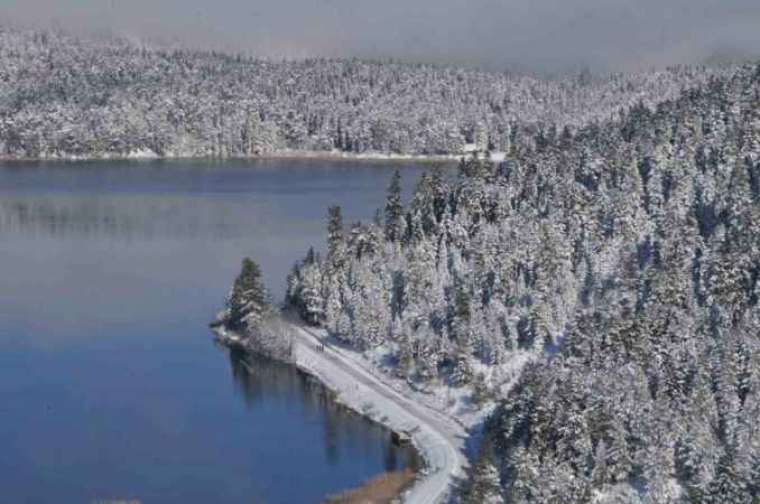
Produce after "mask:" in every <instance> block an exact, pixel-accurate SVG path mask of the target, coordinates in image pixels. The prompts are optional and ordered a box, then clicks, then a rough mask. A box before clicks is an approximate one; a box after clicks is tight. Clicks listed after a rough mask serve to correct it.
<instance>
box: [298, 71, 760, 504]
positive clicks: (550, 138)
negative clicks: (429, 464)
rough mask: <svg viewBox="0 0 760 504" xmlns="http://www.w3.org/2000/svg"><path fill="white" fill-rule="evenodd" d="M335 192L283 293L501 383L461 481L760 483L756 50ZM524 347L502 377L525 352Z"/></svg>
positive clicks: (603, 489)
mask: <svg viewBox="0 0 760 504" xmlns="http://www.w3.org/2000/svg"><path fill="white" fill-rule="evenodd" d="M705 81H706V82H705V83H704V84H703V85H701V86H699V87H697V88H694V89H690V90H686V91H685V92H684V93H683V94H682V95H680V96H679V97H677V98H675V99H672V100H667V101H665V102H662V103H659V104H658V105H656V106H655V107H648V106H646V105H644V104H642V105H640V106H635V107H632V108H631V110H629V111H628V112H627V113H626V114H624V115H623V116H622V117H621V118H619V119H612V120H610V121H607V122H602V123H593V122H592V123H590V124H589V125H587V126H584V127H581V128H579V129H577V130H576V131H574V132H571V131H564V132H562V133H560V134H557V135H553V134H552V135H547V134H545V132H543V131H538V132H537V133H536V135H535V136H534V138H533V140H532V141H531V142H524V143H522V144H521V145H519V146H516V147H515V148H513V149H512V152H511V155H510V156H509V158H508V159H507V160H506V161H505V162H503V163H500V164H496V163H490V162H488V161H487V160H483V159H470V160H468V161H466V162H463V163H462V165H461V167H460V174H459V176H458V177H457V179H456V180H446V179H445V178H443V177H442V176H441V175H440V174H438V173H432V174H431V175H426V176H424V177H423V178H422V179H421V180H419V182H418V186H417V189H416V190H415V192H414V194H413V196H412V198H411V200H410V201H409V202H408V203H407V204H406V205H404V204H402V201H401V195H400V189H399V187H400V184H399V180H398V177H399V175H398V174H396V176H394V178H393V179H392V181H391V184H390V187H389V191H388V198H387V202H386V205H385V209H384V212H382V213H381V214H379V215H378V217H377V218H376V220H375V222H374V223H369V224H366V223H365V224H361V223H357V224H352V225H346V224H344V223H343V219H342V215H341V211H340V207H333V208H331V209H330V211H329V218H328V234H327V251H326V253H325V254H324V256H323V257H321V256H320V255H319V254H316V253H315V252H314V251H313V250H312V251H309V253H308V254H307V256H306V257H305V258H304V259H303V260H302V261H300V262H299V263H298V264H297V265H296V266H295V267H294V269H293V272H292V273H291V274H290V276H289V278H288V293H287V300H286V301H287V303H288V304H289V305H291V306H293V307H295V308H296V309H297V310H299V311H300V313H301V315H302V317H303V318H304V319H305V320H307V321H308V322H310V323H313V324H319V325H321V326H323V327H325V328H326V329H327V330H328V331H330V332H331V333H332V334H333V335H335V336H336V337H338V338H340V339H341V340H343V341H344V342H346V343H347V344H350V345H353V346H354V347H356V348H359V349H364V350H374V351H377V349H384V350H385V351H387V353H388V355H389V361H388V362H390V363H391V364H390V365H392V366H393V367H394V368H395V369H396V370H397V372H398V373H399V374H401V375H403V376H406V377H407V378H408V379H409V380H411V381H414V382H416V383H418V384H421V385H422V386H424V384H426V383H433V382H437V383H445V384H448V385H449V386H451V387H470V388H471V389H472V391H473V399H474V400H475V401H476V402H477V401H484V400H490V399H492V398H496V400H497V401H499V402H500V406H499V407H498V409H497V410H496V412H495V413H494V414H493V415H492V416H491V418H490V419H489V421H488V424H487V428H486V436H485V440H484V442H483V443H482V448H481V455H480V457H479V458H478V460H477V462H476V463H475V465H474V467H473V470H472V474H471V477H470V481H469V482H468V484H467V488H466V490H465V491H464V492H463V495H462V500H463V501H464V502H471V503H484V502H487V503H500V502H507V503H592V502H593V503H610V504H611V503H615V504H618V503H715V504H718V503H721V504H724V503H725V504H750V503H757V502H758V500H759V499H760V497H759V496H760V435H758V431H757V428H758V427H757V419H758V418H760V395H759V394H758V387H759V386H760V352H759V350H760V339H759V338H760V307H759V306H758V298H759V297H760V67H756V66H751V65H747V66H744V67H741V68H736V69H733V70H732V71H731V72H728V73H725V74H723V75H720V76H711V77H709V78H706V79H705ZM524 354H529V355H532V356H533V360H532V362H531V363H530V364H529V365H528V366H527V367H526V368H525V370H524V371H523V373H522V376H521V378H520V380H519V382H518V383H517V385H516V386H515V387H513V388H511V389H510V388H505V387H503V385H504V383H505V381H506V374H507V372H508V370H509V367H510V362H513V360H514V358H515V356H517V355H524Z"/></svg>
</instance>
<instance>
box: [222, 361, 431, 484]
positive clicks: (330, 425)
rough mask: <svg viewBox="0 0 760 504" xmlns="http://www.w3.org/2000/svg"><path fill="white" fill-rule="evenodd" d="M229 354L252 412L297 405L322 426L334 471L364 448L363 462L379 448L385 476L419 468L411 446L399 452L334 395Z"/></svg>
mask: <svg viewBox="0 0 760 504" xmlns="http://www.w3.org/2000/svg"><path fill="white" fill-rule="evenodd" d="M228 353H229V361H230V369H231V370H232V377H233V379H234V383H235V386H236V389H237V391H238V392H239V393H240V395H241V396H242V398H243V399H244V401H245V403H246V404H247V405H248V407H249V408H251V409H254V408H256V407H257V404H258V403H266V402H270V401H273V400H274V401H281V402H283V403H288V402H292V401H293V399H294V398H297V399H299V402H300V404H302V405H303V406H304V410H305V412H306V413H307V415H308V417H309V418H310V420H311V421H313V422H319V423H321V424H322V427H323V438H324V445H325V453H326V454H327V460H328V461H329V462H330V464H331V465H336V464H338V463H339V462H340V460H341V457H343V456H344V451H346V452H347V453H351V456H356V451H357V447H360V448H361V450H362V452H361V454H362V456H365V457H367V456H372V455H373V454H375V453H377V448H378V447H379V448H380V449H381V450H382V453H383V463H384V469H385V470H386V471H396V470H399V469H404V468H407V467H411V468H417V467H419V465H418V464H419V459H418V457H417V454H416V453H415V451H414V450H413V449H412V448H411V447H410V446H400V447H399V446H395V445H394V444H393V442H392V440H391V435H390V432H389V431H388V430H386V429H383V428H382V427H379V426H377V425H376V424H374V423H372V422H371V421H369V420H367V419H365V418H363V417H361V416H359V415H357V414H355V413H353V412H351V411H350V410H348V409H346V408H345V407H343V406H341V405H339V404H338V403H337V402H335V401H334V400H333V399H332V398H331V397H330V395H331V394H330V391H329V390H327V389H326V388H325V387H323V386H322V385H321V384H320V383H319V382H318V381H316V380H315V379H313V378H312V377H310V376H309V375H307V374H305V373H303V372H301V371H299V370H297V369H296V368H294V367H293V366H288V365H285V364H282V363H279V362H276V361H272V360H270V359H266V358H263V357H260V356H256V355H248V354H245V353H244V352H241V351H240V350H230V351H228Z"/></svg>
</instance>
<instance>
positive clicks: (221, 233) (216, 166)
mask: <svg viewBox="0 0 760 504" xmlns="http://www.w3.org/2000/svg"><path fill="white" fill-rule="evenodd" d="M396 166H398V165H393V168H395V167H396ZM401 168H402V169H403V170H404V190H405V192H406V194H407V195H408V194H409V191H410V189H411V186H412V185H413V182H414V179H415V178H416V177H417V176H419V175H420V174H421V173H422V171H423V170H425V169H426V168H427V167H421V166H402V167H401ZM390 174H391V168H390V167H387V166H385V167H383V166H381V165H365V164H352V163H339V164H335V163H330V162H327V161H319V162H300V163H298V162H286V161H278V162H235V161H230V162H223V163H204V162H190V161H188V162H186V161H181V162H180V161H178V162H176V163H135V162H113V163H110V162H109V163H103V162H93V163H19V164H13V163H0V447H2V455H0V501H1V502H3V503H5V502H13V503H26V502H60V503H83V502H91V501H92V500H95V499H100V498H115V497H135V498H139V499H140V500H141V501H143V502H146V503H147V502H160V503H162V504H195V503H197V504H201V503H208V502H213V503H215V504H239V503H242V502H247V503H250V502H251V501H252V500H253V499H258V502H261V501H265V502H268V503H269V504H292V503H294V502H298V503H310V502H317V501H319V499H320V498H322V497H323V496H324V495H327V494H331V493H335V492H338V491H340V490H342V489H345V488H346V487H351V486H356V485H358V484H359V483H360V482H361V481H364V480H366V479H368V478H371V477H372V476H374V475H376V474H378V473H380V472H382V471H383V470H384V469H386V468H387V469H392V468H398V467H403V466H404V465H405V464H407V463H408V460H410V459H408V455H406V454H405V452H404V450H396V449H395V448H394V447H393V445H392V444H391V443H390V442H389V441H388V435H387V433H386V432H385V431H383V430H382V429H378V428H377V427H376V426H374V425H372V424H370V423H368V422H366V421H365V420H363V419H361V418H358V417H357V416H355V415H350V414H347V413H346V412H345V411H343V410H341V409H340V408H338V407H337V406H336V405H335V404H334V403H332V402H330V401H329V400H328V398H327V396H326V394H325V392H324V391H323V390H322V389H321V388H320V387H319V386H318V385H316V384H314V383H312V382H311V381H310V380H308V379H307V378H306V377H304V376H302V375H299V374H298V373H296V372H295V371H294V370H292V369H290V368H287V367H284V366H279V365H277V364H276V363H271V362H266V361H259V360H256V359H254V360H253V362H249V363H248V367H247V368H246V367H244V366H243V367H241V361H240V359H237V360H232V361H229V362H228V361H227V359H226V358H222V356H221V355H219V354H217V353H216V352H214V351H213V348H211V346H210V344H209V339H210V335H209V334H208V330H207V326H206V324H207V322H208V321H209V320H210V319H211V318H212V317H213V315H214V313H215V312H216V311H217V310H218V309H219V307H220V306H221V304H222V302H223V298H224V295H225V294H226V293H227V290H228V289H229V285H230V281H231V279H232V278H234V276H235V274H236V273H237V272H238V270H239V266H240V259H241V258H242V257H243V256H246V255H249V256H253V257H255V258H256V259H257V260H258V261H259V262H260V263H261V265H262V269H263V270H264V275H265V280H266V282H267V284H268V285H269V286H270V287H271V290H272V292H273V296H274V297H275V299H281V297H282V294H283V285H284V281H283V280H284V278H285V275H286V274H287V272H288V270H289V269H290V267H291V266H292V264H293V262H294V261H295V260H297V259H299V258H300V257H301V256H302V255H303V253H304V251H305V250H306V249H307V248H308V247H309V246H310V245H314V246H316V247H317V248H320V247H321V246H323V244H324V226H325V219H324V212H325V209H326V208H327V206H328V205H330V204H334V203H336V202H341V204H343V210H344V216H345V219H346V221H347V222H350V221H355V220H360V219H361V220H367V219H370V218H372V215H373V214H374V211H375V208H378V207H381V206H382V205H383V201H384V193H385V188H386V187H387V185H388V180H389V177H390ZM230 369H232V373H233V376H235V378H234V383H235V384H236V385H235V386H230V376H229V374H228V373H230ZM241 399H242V400H241ZM294 482H295V483H294Z"/></svg>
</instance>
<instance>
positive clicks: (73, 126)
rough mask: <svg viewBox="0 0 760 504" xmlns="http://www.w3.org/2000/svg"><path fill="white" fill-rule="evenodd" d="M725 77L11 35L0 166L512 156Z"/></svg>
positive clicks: (0, 110) (2, 68)
mask: <svg viewBox="0 0 760 504" xmlns="http://www.w3.org/2000/svg"><path fill="white" fill-rule="evenodd" d="M725 71H726V70H725V69H723V70H711V69H707V68H693V67H677V68H671V69H668V70H664V71H652V72H644V73H638V74H630V75H628V74H625V75H623V74H618V75H610V76H605V77H593V76H591V75H590V74H588V73H585V72H582V73H580V74H578V75H575V76H571V77H567V78H557V79H551V80H549V79H539V78H535V77H530V76H525V75H510V74H504V73H486V72H479V71H472V70H461V69H456V68H446V67H437V66H426V65H410V64H400V63H393V62H365V61H359V60H325V59H314V60H306V61H281V62H275V61H267V60H255V59H250V58H247V57H242V56H230V55H225V54H219V53H207V52H191V51H168V50H161V49H153V48H148V47H144V46H142V45H139V44H135V43H132V42H128V41H126V40H120V39H99V40H88V39H77V38H75V37H72V36H69V35H66V34H62V33H59V32H55V31H18V30H8V29H5V30H2V31H0V156H3V157H11V158H24V157H25V158H75V157H79V158H85V157H232V156H241V157H245V156H255V155H264V154H272V153H279V152H291V151H311V152H313V151H319V152H334V151H338V152H347V153H357V154H368V153H382V154H389V153H395V154H421V155H431V154H459V153H461V152H463V151H465V150H471V149H474V148H479V149H490V150H492V151H501V152H509V151H510V150H511V149H512V148H513V147H514V146H517V147H521V146H524V145H526V144H528V145H529V144H531V143H532V142H534V141H535V140H536V139H537V134H538V133H539V132H543V133H544V135H545V136H546V137H548V138H549V139H550V140H549V141H552V140H551V138H552V137H554V136H558V133H557V131H560V132H561V131H562V130H563V129H564V128H565V126H567V127H568V128H569V129H570V130H571V131H572V130H575V129H577V128H579V127H581V126H582V125H585V124H589V123H591V122H599V123H601V122H603V121H606V120H608V119H610V118H612V117H617V116H618V115H619V114H620V112H621V111H623V110H627V109H629V108H631V107H633V106H636V105H638V104H640V103H641V104H643V105H645V106H653V105H655V104H656V103H658V102H660V101H662V100H666V99H669V98H674V97H676V96H677V95H678V94H679V93H680V91H681V90H682V89H684V88H687V89H688V88H693V87H696V86H698V85H703V84H705V83H706V82H707V81H708V80H709V79H710V77H711V76H713V75H714V74H720V73H724V72H725Z"/></svg>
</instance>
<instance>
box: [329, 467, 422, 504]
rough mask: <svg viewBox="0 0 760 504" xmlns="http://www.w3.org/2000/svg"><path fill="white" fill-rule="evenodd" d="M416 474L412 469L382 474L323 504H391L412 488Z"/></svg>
mask: <svg viewBox="0 0 760 504" xmlns="http://www.w3.org/2000/svg"><path fill="white" fill-rule="evenodd" d="M415 477H416V474H415V472H414V471H412V470H411V469H405V470H403V471H397V472H389V473H384V474H381V475H380V476H378V477H376V478H373V479H371V480H369V481H368V482H366V483H365V484H364V485H362V486H361V487H360V488H357V489H356V490H348V491H346V492H343V493H340V494H337V495H333V496H331V497H328V498H327V500H326V501H325V502H324V503H323V504H391V503H393V502H395V501H396V499H398V498H399V497H400V496H401V492H403V491H404V490H406V489H407V488H409V487H410V486H412V483H414V480H415Z"/></svg>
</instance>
